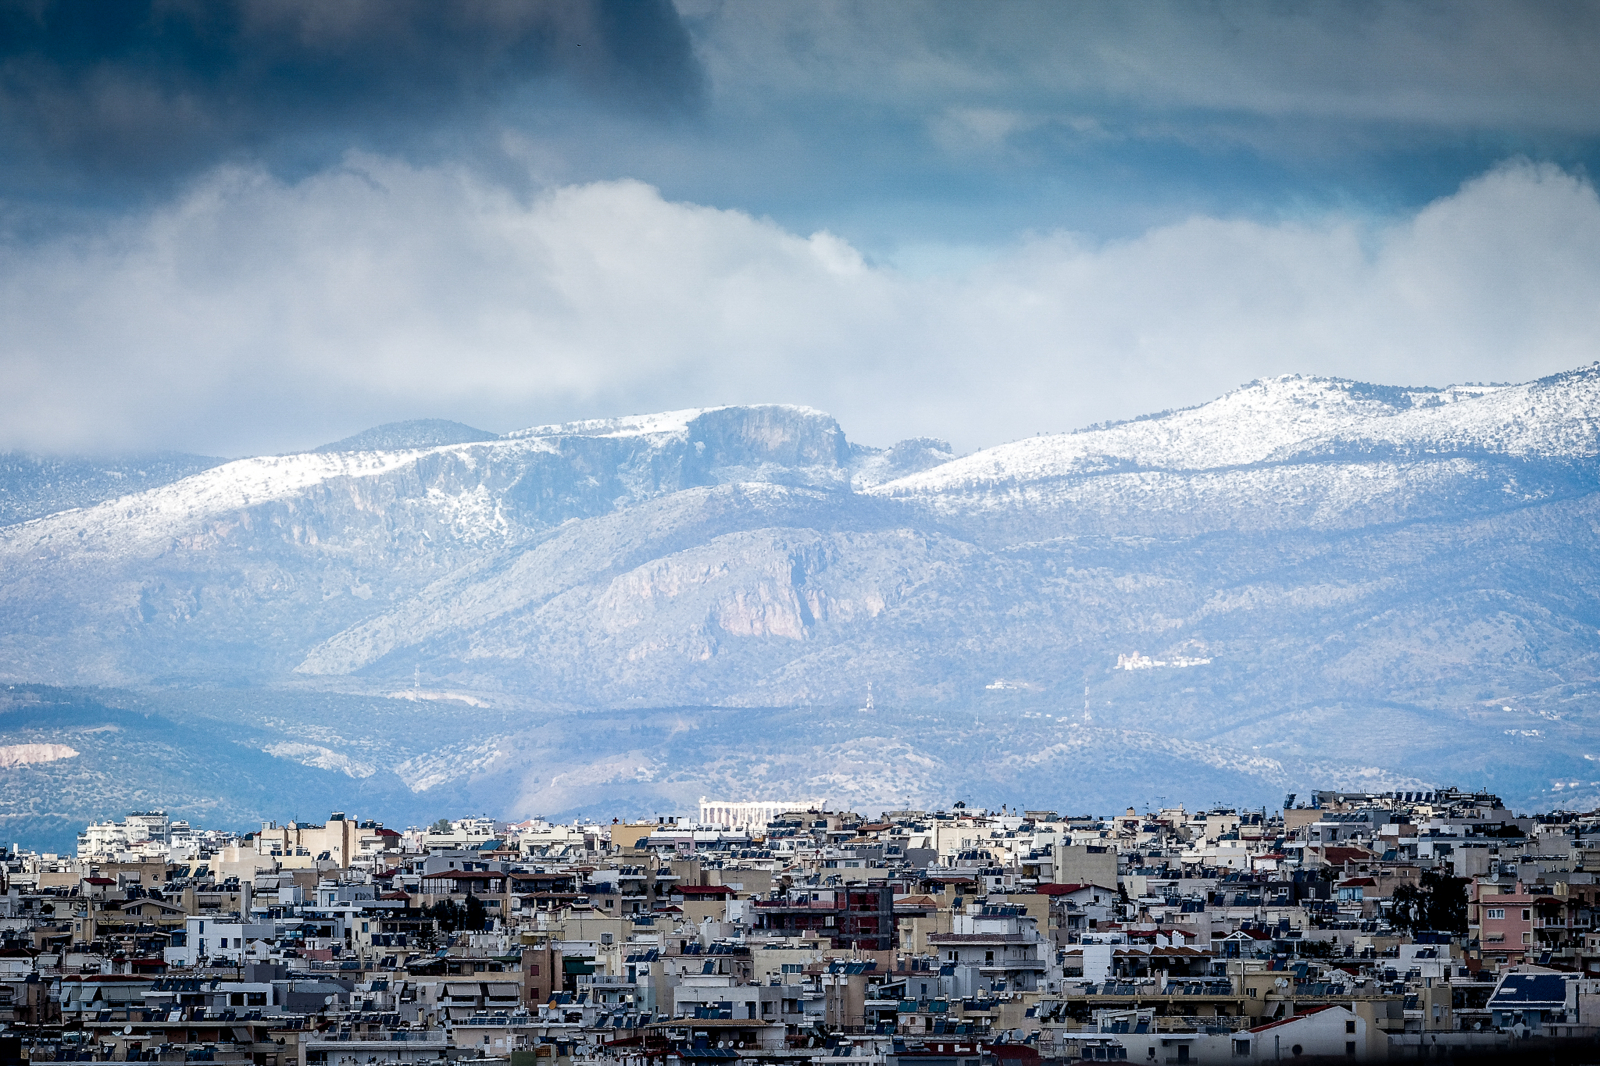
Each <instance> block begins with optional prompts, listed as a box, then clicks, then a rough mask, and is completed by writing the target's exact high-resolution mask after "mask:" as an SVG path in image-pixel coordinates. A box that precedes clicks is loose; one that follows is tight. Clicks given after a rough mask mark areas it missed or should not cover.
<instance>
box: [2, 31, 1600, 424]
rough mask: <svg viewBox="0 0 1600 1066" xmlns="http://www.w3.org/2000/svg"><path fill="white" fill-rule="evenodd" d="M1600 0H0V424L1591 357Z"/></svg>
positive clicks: (1545, 367) (602, 408)
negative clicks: (0, 405) (994, 0)
mask: <svg viewBox="0 0 1600 1066" xmlns="http://www.w3.org/2000/svg"><path fill="white" fill-rule="evenodd" d="M1597 167H1600V3H1538V2H1527V3H1517V4H1506V3H1503V2H1495V3H1471V2H1457V3H1427V2H1411V3H1381V2H1367V0H1362V2H1349V3H1337V2H1323V3H1311V4H1306V3H1293V4H1291V3H1270V2H1254V3H1248V4H1244V3H1240V4H1235V3H1226V2H1211V3H1206V2H1188V3H1172V4H1167V3H1160V2H1156V0H1140V2H1137V3H1134V2H1129V3H1113V2H1105V3H1095V4H1067V3H1042V4H1035V3H1028V2H1022V0H1013V2H1007V3H998V4H988V5H974V4H967V3H915V2H903V3H895V4H884V3H822V2H801V0H795V2H785V3H777V2H772V3H761V2H754V0H740V2H732V3H722V2H719V0H679V2H678V3H676V4H673V3H669V2H665V0H564V2H560V3H548V4H545V3H537V2H514V3H513V2H504V0H481V2H478V3H473V4H466V3H461V4H440V3H436V2H433V0H272V2H266V0H101V2H98V3H94V4H86V3H68V2H56V0H0V395H3V396H4V397H5V398H6V401H7V402H6V404H5V412H6V413H5V415H4V417H3V418H0V449H21V450H29V451H36V452H56V453H84V454H89V453H93V454H101V453H115V452H141V451H151V450H177V451H187V452H195V453H201V454H208V455H224V456H236V455H246V454H256V453H265V452H288V451H294V450H298V449H302V448H309V447H314V446H316V445H318V444H321V443H324V442H326V441H331V440H335V439H338V438H341V437H344V436H348V435H350V434H351V433H354V432H357V431H359V430H361V429H363V428H366V427H368V426H372V425H376V424H379V423H383V422H390V421H398V420H404V419H411V418H449V419H455V420H457V421H462V422H466V423H469V424H471V425H474V426H478V427H481V428H484V429H489V430H495V431H506V430H512V429H516V428H519V427H523V426H530V425H537V424H543V423H549V422H557V421H564V420H570V419H576V418H590V417H601V416H606V415H615V414H632V413H641V412H646V411H653V410H665V409H676V408H682V407H698V406H710V405H716V404H727V403H764V402H777V403H798V404H807V405H810V406H812V407H817V408H820V409H822V410H825V411H828V412H830V413H832V414H833V415H835V416H836V417H837V418H838V419H839V420H840V423H841V424H842V425H843V426H844V428H845V431H846V432H847V434H848V435H849V436H850V437H851V438H852V439H854V440H857V441H861V442H863V443H867V444H875V445H887V444H890V443H892V442H893V441H894V440H897V439H900V438H903V437H909V436H934V437H940V438H943V439H946V440H949V441H951V442H952V443H953V444H954V445H955V447H956V448H957V449H958V450H959V451H962V452H966V451H971V450H974V449H977V448H981V447H985V446H989V445H993V444H997V443H1001V442H1004V441H1007V440H1013V439H1016V438H1019V437H1023V436H1030V435H1032V434H1035V433H1040V432H1063V431H1069V430H1072V429H1075V428H1081V427H1082V426H1085V425H1088V424H1091V423H1096V422H1101V421H1105V420H1111V419H1118V418H1127V417H1132V416H1135V415H1138V414H1143V413H1148V412H1152V411H1158V410H1163V409H1168V408H1174V407H1182V406H1188V405H1192V404H1196V403H1202V402H1205V401H1207V400H1209V399H1212V398H1214V397H1216V396H1218V395H1220V394H1222V393H1223V392H1226V391H1227V390H1229V389H1232V388H1235V387H1237V386H1239V385H1241V384H1243V383H1245V382H1248V381H1250V380H1252V379H1254V378H1258V377H1263V376H1270V375H1277V374H1285V373H1304V374H1325V375H1335V376H1341V377H1352V378H1358V379H1362V380H1369V381H1380V382H1385V383H1392V384H1412V385H1430V384H1431V385H1444V384H1448V383H1451V382H1461V381H1520V380H1527V379H1530V378H1534V377H1538V376H1541V375H1544V374H1548V373H1553V372H1555V371H1559V370H1563V369H1568V368H1571V367H1574V366H1578V365H1583V364H1586V363H1589V362H1593V361H1595V360H1596V359H1600V199H1597V197H1596V192H1595V187H1594V184H1593V177H1592V175H1593V174H1594V173H1595V172H1596V170H1597Z"/></svg>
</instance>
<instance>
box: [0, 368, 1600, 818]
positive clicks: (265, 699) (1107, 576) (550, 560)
mask: <svg viewBox="0 0 1600 1066" xmlns="http://www.w3.org/2000/svg"><path fill="white" fill-rule="evenodd" d="M1596 412H1600V368H1596V367H1589V368H1584V369H1581V370H1576V371H1572V372H1570V373H1566V374H1560V375H1555V376H1553V377H1550V378H1547V379H1543V380H1540V381H1535V382H1529V383H1526V384H1522V385H1515V386H1505V387H1479V386H1471V387H1456V388H1447V389H1432V388H1400V387H1391V386H1377V385H1369V384H1365V383H1360V382H1350V381H1341V380H1333V379H1325V378H1309V377H1296V376H1288V377H1281V378H1271V379H1266V380H1262V381H1257V382H1253V383H1251V384H1249V385H1247V386H1244V387H1242V388H1240V389H1238V390H1235V391H1234V392H1231V393H1229V394H1228V395H1226V396H1223V397H1221V398H1219V399H1217V400H1215V401H1213V402H1211V403H1208V404H1204V405H1201V406H1199V407H1196V408H1192V409H1189V410H1184V411H1175V412H1167V413H1164V414H1162V415H1160V416H1156V417H1151V418H1146V419H1139V420H1135V421H1131V422H1125V423H1121V424H1118V425H1113V426H1105V427H1100V428H1096V429H1092V430H1086V431H1084V432H1080V433H1072V434H1061V435H1056V436H1050V437H1036V438H1029V439H1027V440H1023V441H1019V442H1016V443H1013V444H1008V445H1003V446H1000V447H997V448H990V449H986V450H984V451H980V452H977V453H974V454H972V455H968V456H963V457H957V456H955V455H954V454H953V453H952V452H951V450H950V449H949V447H948V445H945V444H944V443H943V442H941V441H933V440H917V441H910V442H902V443H901V444H899V445H896V446H894V447H892V448H889V449H882V450H880V449H873V448H864V447H862V446H859V445H855V444H852V443H851V442H849V441H848V440H847V439H846V436H845V434H844V432H843V430H842V429H841V427H840V426H839V425H838V424H837V423H836V422H835V421H834V420H833V419H832V418H831V417H829V416H828V415H826V414H824V413H822V412H819V411H814V410H811V409H808V408H803V407H790V406H782V405H768V406H756V407H721V408H707V409H696V410H687V411H674V412H666V413H663V414H658V415H648V416H631V417H627V418H617V419H600V420H591V421H585V422H575V423H567V424H561V425H551V426H540V427H535V428H532V429H528V430H522V431H518V432H515V433H509V434H506V435H504V436H501V437H496V438H493V439H487V440H472V441H464V442H456V443H448V444H433V445H431V446H430V448H429V449H428V450H424V451H418V450H417V448H418V447H420V445H419V444H418V443H417V442H418V441H423V440H430V441H431V440H432V438H428V437H426V436H425V435H411V436H407V435H406V434H404V433H401V434H397V435H394V436H391V437H387V438H383V439H384V440H387V441H391V442H392V441H399V442H401V443H388V444H383V445H382V446H379V444H377V443H373V444H372V445H371V446H368V445H366V444H361V445H355V446H351V445H349V443H348V442H341V443H340V444H339V445H338V446H337V447H336V448H332V450H328V449H324V450H319V451H318V452H314V453H307V454H303V455H292V456H272V457H261V458H253V459H244V460H239V461H236V462H232V463H228V464H225V465H221V466H217V467H214V468H211V469H207V470H204V471H202V472H199V473H196V474H194V475H193V476H190V477H187V478H184V479H182V480H178V481H173V482H170V483H167V484H163V485H160V486H156V487H152V488H149V489H146V490H144V491H142V492H139V493H137V494H134V495H131V496H126V497H123V498H121V499H119V500H117V501H116V503H115V504H110V503H102V504H100V505H98V506H93V507H89V508H87V509H85V510H81V511H74V512H70V513H65V514H58V515H55V516H54V517H50V518H47V519H44V520H43V521H39V522H35V523H32V524H29V525H26V526H18V525H12V526H9V527H6V528H3V529H0V677H3V679H4V680H5V682H6V683H8V684H10V683H16V684H19V685H38V684H44V685H55V686H110V687H116V686H124V687H126V688H128V689H130V690H137V691H138V692H139V693H140V695H139V696H138V697H137V700H138V701H142V702H141V706H145V707H147V708H148V709H149V713H151V714H157V715H161V716H166V717H167V718H169V719H170V720H172V721H174V722H197V721H201V720H202V719H203V721H204V722H205V723H209V724H207V725H206V730H209V732H206V731H202V732H204V735H206V736H208V737H213V738H214V737H215V736H218V735H223V736H225V735H228V733H229V731H230V730H232V731H233V732H234V733H236V734H237V736H238V738H239V739H238V741H237V743H240V744H243V745H246V746H247V747H249V748H250V750H251V751H252V752H255V753H258V754H261V755H262V757H264V758H270V759H274V760H279V761H285V762H286V765H287V764H292V765H294V766H296V767H299V768H300V769H299V770H297V773H302V774H304V773H311V774H313V776H314V777H316V779H317V780H318V781H322V782H324V786H325V787H323V788H322V790H321V791H320V792H317V793H316V794H317V795H319V796H335V795H342V794H344V793H343V792H341V791H340V790H346V791H348V790H350V789H356V788H358V786H359V787H362V788H365V789H367V792H366V793H359V794H358V793H351V795H352V796H353V799H352V804H353V803H354V802H355V801H356V800H358V799H359V798H360V795H361V794H367V795H370V796H372V797H374V798H376V797H377V795H378V793H376V792H373V791H372V789H374V788H376V787H377V783H379V782H383V783H385V784H384V785H383V787H384V789H387V791H384V792H382V795H383V796H386V797H388V799H387V800H386V802H390V803H397V802H398V800H396V799H395V797H397V796H407V797H410V800H409V801H408V802H410V803H411V804H412V806H411V807H409V808H405V809H408V810H410V809H416V810H421V809H423V808H426V807H427V806H428V805H429V803H432V802H438V803H444V802H446V800H448V801H449V802H451V803H465V804H467V805H468V806H471V807H472V809H474V810H492V811H493V812H495V813H501V814H506V815H517V816H522V815H526V814H528V813H534V812H537V813H544V814H548V815H561V814H572V813H602V811H601V808H602V807H604V806H605V805H607V804H610V805H611V806H612V808H613V809H612V810H611V811H610V812H609V813H640V814H648V813H651V812H652V811H661V810H674V809H681V807H682V806H684V805H687V804H689V803H691V802H692V800H693V799H694V798H695V797H696V796H698V795H699V794H701V793H710V792H713V791H715V792H732V793H736V794H743V793H745V792H749V791H753V790H760V791H762V792H763V793H774V794H777V793H781V794H794V795H820V796H831V797H835V798H837V799H838V800H839V801H841V802H850V803H853V804H857V805H859V806H861V807H865V808H870V807H872V806H873V805H874V804H879V803H882V804H885V805H890V806H898V805H901V804H903V803H906V802H938V801H944V800H949V799H951V798H953V797H961V798H972V799H982V800H985V801H989V800H992V801H993V802H994V803H996V804H998V802H1000V801H1003V800H1004V801H1011V802H1021V803H1024V804H1026V805H1033V806H1037V805H1039V804H1043V803H1050V804H1063V803H1064V804H1067V805H1068V806H1070V807H1072V808H1074V809H1079V808H1088V807H1091V806H1096V805H1098V806H1101V807H1102V808H1105V807H1107V806H1108V805H1109V804H1112V803H1116V804H1125V803H1129V802H1145V801H1153V800H1156V799H1158V798H1162V797H1165V798H1166V799H1167V800H1169V801H1176V800H1178V799H1187V800H1188V801H1190V802H1198V803H1212V802H1216V801H1219V800H1227V801H1232V802H1252V803H1267V802H1272V801H1274V800H1275V799H1281V794H1282V792H1283V791H1306V790H1307V789H1308V788H1309V787H1311V786H1331V787H1347V788H1356V787H1360V788H1376V789H1381V788H1384V787H1417V786H1418V785H1419V784H1420V785H1426V784H1438V785H1446V784H1451V783H1456V784H1460V785H1463V786H1467V787H1479V786H1486V787H1490V788H1495V789H1498V790H1499V791H1501V792H1502V793H1504V794H1505V795H1506V796H1507V797H1508V798H1509V799H1511V800H1512V801H1513V802H1514V803H1517V804H1521V805H1538V806H1544V807H1554V806H1569V807H1577V806H1579V805H1587V806H1595V805H1597V804H1600V781H1596V780H1595V778H1600V775H1592V772H1591V769H1590V767H1591V766H1592V763H1593V760H1592V759H1591V758H1590V757H1589V756H1591V755H1596V754H1597V753H1600V722H1597V721H1596V720H1595V719H1594V716H1593V715H1592V714H1590V713H1589V712H1588V711H1586V710H1585V709H1584V708H1586V707H1588V706H1590V705H1591V704H1592V703H1593V702H1594V700H1595V699H1596V698H1597V697H1600V568H1597V562H1596V560H1600V421H1597V419H1596V417H1595V416H1596ZM403 425H414V424H403ZM385 428H388V427H380V430H382V429H385ZM373 432H374V433H377V432H379V431H373ZM363 436H364V435H363ZM360 439H362V438H360V437H358V438H351V440H353V441H354V440H360ZM372 439H373V441H375V442H376V441H377V440H378V438H372ZM1134 653H1138V654H1137V655H1135V654H1134ZM869 682H870V683H871V684H872V686H873V693H874V705H875V708H876V711H877V713H876V714H865V713H863V712H862V711H861V710H860V708H861V707H862V706H863V704H864V702H865V701H864V697H865V695H866V689H867V685H868V683H869ZM105 699H107V700H110V701H113V702H114V701H115V700H116V699H122V700H124V701H127V700H132V699H133V697H123V696H115V694H108V695H106V696H105ZM341 701H342V702H341ZM119 706H120V704H119ZM47 719H48V715H45V714H43V713H42V712H38V713H34V714H33V715H32V717H31V718H30V719H29V721H30V723H31V724H30V725H29V728H28V729H26V730H17V731H12V732H8V731H7V727H6V725H5V722H6V719H5V716H4V715H0V745H4V744H22V743H28V744H46V743H60V744H70V745H71V746H72V747H74V748H75V749H77V750H79V751H80V752H83V754H82V755H81V756H79V757H78V758H77V759H74V760H64V761H63V764H62V765H60V766H56V764H50V766H51V767H54V768H53V769H49V768H35V769H33V770H30V771H29V772H30V773H32V774H34V775H35V776H36V777H38V778H39V779H40V780H46V779H49V780H54V779H56V778H60V779H61V780H62V781H67V780H69V779H72V780H77V779H84V778H83V775H85V774H88V773H90V771H92V770H93V769H94V760H95V759H98V758H103V757H109V756H106V755H101V754H97V752H102V751H109V750H111V749H110V747H96V746H95V745H87V746H86V745H85V744H84V743H80V740H81V737H79V738H78V739H74V736H75V735H76V734H73V733H72V731H71V730H70V729H67V728H66V727H65V726H63V727H62V728H61V729H60V730H56V731H52V730H51V729H50V728H46V727H45V726H44V725H42V724H41V723H42V722H45V721H46V720H47ZM218 730H220V733H219V732H217V731H218ZM197 735H199V734H197ZM208 743H213V744H214V740H213V741H208ZM254 757H255V756H252V758H254ZM67 763H70V764H71V765H70V766H69V765H67ZM4 772H5V771H0V773H4ZM251 772H252V773H258V771H256V770H252V771H251ZM51 775H54V776H53V777H52V776H51ZM72 775H78V777H77V778H73V777H72ZM317 775H321V776H317ZM241 780H243V779H242V778H241ZM252 780H256V781H261V782H265V784H264V785H263V787H264V789H265V791H262V792H259V793H256V794H255V795H256V798H255V799H254V800H251V802H252V803H256V804H257V806H256V807H253V808H251V809H252V810H259V811H260V813H262V814H263V815H265V816H277V817H282V816H283V811H282V809H281V804H282V803H285V802H291V800H292V796H290V795H288V794H287V793H285V794H284V795H279V794H277V793H276V792H274V790H273V788H272V787H271V785H270V778H268V777H260V776H258V777H255V778H252ZM128 781H129V784H128V787H129V788H134V786H135V785H137V780H136V779H134V778H130V779H128ZM361 782H367V784H366V785H361V784H360V783H361ZM396 782H399V784H396ZM61 787H63V788H66V787H68V786H66V785H63V786H61ZM141 787H142V786H141ZM241 787H242V786H241ZM252 787H255V786H252ZM397 789H399V790H403V791H396V790H397ZM0 791H3V788H0ZM299 791H300V792H301V793H303V794H307V795H309V794H311V793H309V792H306V791H305V790H304V789H303V788H302V789H300V790H299ZM139 794H140V795H149V794H150V793H149V792H148V791H146V792H140V793H139ZM51 802H54V801H53V800H52V801H51ZM106 802H110V801H109V800H107V801H106ZM141 802H155V800H154V799H150V800H148V801H141ZM230 802H232V801H231V800H230ZM242 802H243V801H242V800H241V801H240V803H242ZM245 806H248V804H246V805H245ZM402 806H404V805H402ZM52 809H56V808H52ZM63 809H64V808H63ZM73 809H74V810H77V809H80V808H78V807H74V808H73ZM227 809H228V810H243V809H245V808H244V807H243V806H240V805H239V803H234V804H233V805H232V806H229V807H228V808H227ZM463 809H465V808H463ZM1585 809H1587V808H1586V807H1585ZM111 813H114V811H112V812H111ZM439 813H448V812H446V811H444V810H440V811H439ZM6 817H7V815H6V814H5V812H4V810H3V809H0V835H3V833H4V822H5V818H6Z"/></svg>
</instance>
